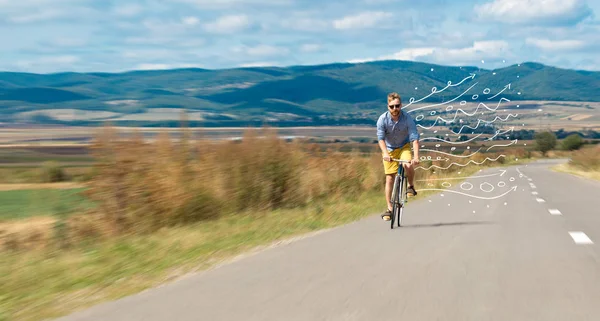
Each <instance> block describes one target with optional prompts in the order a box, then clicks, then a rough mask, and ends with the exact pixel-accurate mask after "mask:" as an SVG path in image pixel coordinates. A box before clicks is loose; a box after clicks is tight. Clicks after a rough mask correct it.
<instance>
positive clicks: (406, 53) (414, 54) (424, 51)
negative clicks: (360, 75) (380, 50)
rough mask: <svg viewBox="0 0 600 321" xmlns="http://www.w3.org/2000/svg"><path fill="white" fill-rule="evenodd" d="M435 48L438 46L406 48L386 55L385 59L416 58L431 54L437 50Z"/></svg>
mask: <svg viewBox="0 0 600 321" xmlns="http://www.w3.org/2000/svg"><path fill="white" fill-rule="evenodd" d="M435 50H436V48H432V47H422V48H406V49H402V50H400V51H398V52H396V53H394V54H392V55H390V56H384V57H383V59H395V60H415V59H416V58H419V57H424V56H431V55H432V54H433V53H434V52H435Z"/></svg>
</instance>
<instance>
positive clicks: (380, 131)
mask: <svg viewBox="0 0 600 321" xmlns="http://www.w3.org/2000/svg"><path fill="white" fill-rule="evenodd" d="M377 141H378V144H379V149H381V153H382V154H383V160H385V161H387V162H389V161H391V157H390V153H389V152H388V150H387V146H386V145H385V129H384V128H383V119H382V118H379V119H378V120H377Z"/></svg>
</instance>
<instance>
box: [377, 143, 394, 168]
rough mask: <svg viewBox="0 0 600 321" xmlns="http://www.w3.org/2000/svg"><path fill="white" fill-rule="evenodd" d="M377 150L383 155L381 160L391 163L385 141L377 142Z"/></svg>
mask: <svg viewBox="0 0 600 321" xmlns="http://www.w3.org/2000/svg"><path fill="white" fill-rule="evenodd" d="M379 148H380V149H381V153H382V154H383V160H385V161H387V162H389V161H391V160H392V159H391V156H390V153H389V152H388V150H387V146H386V145H385V140H383V139H381V140H379Z"/></svg>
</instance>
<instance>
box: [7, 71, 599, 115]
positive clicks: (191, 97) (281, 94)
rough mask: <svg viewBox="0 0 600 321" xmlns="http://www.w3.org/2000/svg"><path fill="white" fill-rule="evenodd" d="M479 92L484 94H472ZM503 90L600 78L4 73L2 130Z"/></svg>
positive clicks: (571, 89)
mask: <svg viewBox="0 0 600 321" xmlns="http://www.w3.org/2000/svg"><path fill="white" fill-rule="evenodd" d="M461 81H463V83H462V85H460V86H454V85H456V84H458V83H460V82H461ZM448 82H451V84H453V86H449V83H448ZM475 84H477V86H479V87H476V88H475V89H476V90H477V91H475V89H473V90H472V91H467V92H465V90H467V89H468V88H469V87H470V86H474V85H475ZM433 87H435V88H436V89H435V91H436V92H435V93H433V92H432V88H433ZM484 87H486V88H487V89H483V88H484ZM502 89H504V91H503V92H502V96H501V97H504V98H506V99H509V100H529V101H531V100H554V101H587V102H597V101H600V91H599V90H600V72H593V71H583V70H569V69H561V68H556V67H552V66H546V65H543V64H539V63H534V62H526V63H522V64H515V65H510V66H507V67H504V68H500V69H495V70H489V69H481V68H478V67H468V66H465V67H458V66H442V65H434V64H428V63H421V62H413V61H399V60H393V61H375V62H367V63H333V64H326V65H316V66H290V67H254V68H234V69H221V70H208V69H198V68H189V69H173V70H149V71H129V72H121V73H100V72H90V73H75V72H64V73H54V74H33V73H19V72H0V115H2V117H1V118H0V122H5V123H41V124H69V125H99V124H102V123H103V122H104V121H110V122H111V123H113V124H118V125H124V126H128V125H136V126H139V125H143V126H171V125H178V124H179V121H178V119H179V117H180V116H179V114H180V113H181V111H182V110H185V111H186V112H187V116H188V119H189V121H191V122H196V123H198V124H202V125H204V126H245V125H253V124H260V123H265V122H267V123H271V124H275V125H281V126H287V125H335V124H361V123H370V124H371V123H372V122H373V120H374V119H376V118H377V117H378V116H379V115H380V114H381V113H382V112H383V111H385V104H386V95H387V93H389V92H392V91H395V92H398V93H400V95H401V96H402V97H403V102H404V104H407V103H408V102H409V99H410V97H414V98H415V99H418V100H420V98H424V99H423V100H422V101H420V102H421V103H427V102H440V101H447V100H451V99H454V98H456V97H457V96H461V95H462V96H463V97H468V99H469V100H488V101H489V99H488V98H490V97H492V96H493V95H495V94H497V93H498V92H500V91H501V90H502ZM482 90H483V91H482ZM486 90H487V92H486ZM463 93H464V94H463ZM473 94H477V95H476V96H472V95H473ZM496 98H499V97H496ZM461 99H464V98H461Z"/></svg>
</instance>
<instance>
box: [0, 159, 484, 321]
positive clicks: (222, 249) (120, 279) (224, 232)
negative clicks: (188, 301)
mask: <svg viewBox="0 0 600 321" xmlns="http://www.w3.org/2000/svg"><path fill="white" fill-rule="evenodd" d="M476 171H478V168H477V167H472V168H466V169H464V170H463V173H462V174H463V175H464V176H469V175H471V174H473V173H475V172H476ZM431 194H435V192H421V193H419V195H418V196H417V197H416V198H414V199H412V200H413V202H414V201H416V200H419V199H423V198H425V197H427V196H429V195H431ZM384 207H385V201H384V199H383V195H382V193H381V192H368V193H364V194H362V195H361V196H359V197H357V198H352V199H351V200H341V199H337V200H328V201H320V202H318V203H313V204H312V205H310V206H306V207H302V208H296V209H280V210H273V211H267V212H263V213H261V214H257V213H256V212H244V213H240V214H239V215H236V216H225V217H221V218H219V219H216V220H213V221H206V222H201V223H196V224H192V225H188V226H184V227H176V228H163V229H161V230H159V231H157V232H155V233H152V234H147V235H133V236H123V237H120V238H117V239H109V240H107V241H105V242H101V243H96V244H92V243H90V244H88V245H86V244H85V243H83V244H80V245H78V246H77V247H76V248H73V249H71V250H67V251H64V250H63V251H54V252H49V251H26V252H6V253H5V254H3V259H2V260H1V261H0V293H5V294H4V295H2V296H0V311H6V312H5V313H7V316H6V317H7V318H9V319H10V320H12V319H18V320H25V321H29V320H41V319H45V318H55V317H59V316H62V315H65V314H69V313H72V312H74V311H77V310H81V309H84V308H87V307H90V306H92V305H95V304H98V303H101V302H104V301H109V300H115V299H118V298H121V297H124V296H127V295H131V294H135V293H137V292H140V291H142V290H145V289H148V288H151V287H154V286H157V285H159V284H162V283H164V282H167V281H170V280H173V279H176V278H178V277H181V276H183V275H185V274H187V273H190V272H196V271H202V270H206V269H208V268H210V267H212V266H215V265H216V264H218V263H220V262H222V261H224V260H227V259H230V258H232V257H234V256H236V255H238V254H241V253H244V252H248V251H251V250H252V249H257V248H260V247H261V246H265V245H268V244H271V243H273V242H277V241H281V240H285V239H288V238H290V237H294V236H299V235H303V234H306V233H310V232H314V231H318V230H323V229H327V228H333V227H337V226H340V225H343V224H346V223H350V222H353V221H356V220H359V219H362V218H365V217H367V216H370V215H373V214H376V213H375V212H377V210H376V209H378V208H381V209H383V208H384ZM385 229H389V224H388V223H384V224H382V230H385Z"/></svg>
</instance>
